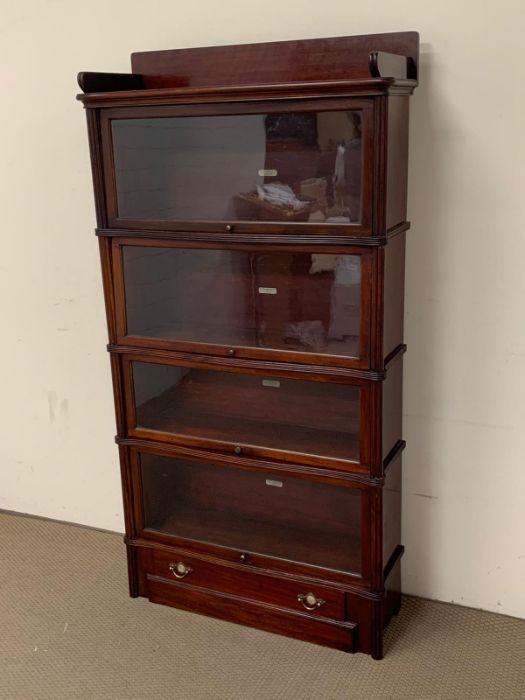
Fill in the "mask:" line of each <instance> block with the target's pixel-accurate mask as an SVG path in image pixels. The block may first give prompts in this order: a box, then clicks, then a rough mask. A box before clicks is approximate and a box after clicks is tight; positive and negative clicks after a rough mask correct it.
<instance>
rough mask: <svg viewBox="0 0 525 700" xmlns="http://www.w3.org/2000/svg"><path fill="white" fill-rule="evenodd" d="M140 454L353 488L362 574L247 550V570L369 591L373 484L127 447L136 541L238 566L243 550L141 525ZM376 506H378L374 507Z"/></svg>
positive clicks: (298, 469) (152, 448)
mask: <svg viewBox="0 0 525 700" xmlns="http://www.w3.org/2000/svg"><path fill="white" fill-rule="evenodd" d="M141 453H150V454H154V455H159V456H163V457H169V458H172V459H182V460H185V461H186V460H188V461H195V462H205V463H207V464H210V465H214V464H215V465H217V466H219V467H224V468H231V469H241V470H242V469H245V470H251V471H257V470H259V469H260V470H261V472H262V473H263V474H268V475H273V476H275V477H277V478H279V477H281V478H282V477H286V476H288V477H296V478H302V479H306V480H308V481H316V482H319V483H324V484H330V485H332V486H334V487H338V488H351V489H354V490H358V491H360V493H361V528H360V530H361V571H360V572H359V573H357V572H350V571H341V570H339V569H330V568H324V567H322V566H318V565H316V564H307V563H303V562H296V561H293V560H288V559H284V558H279V557H275V556H271V555H268V554H260V553H257V552H253V553H252V552H249V554H250V557H249V561H250V566H251V567H252V568H253V569H254V570H255V572H256V571H257V570H258V569H260V570H261V571H274V572H276V573H292V574H295V575H298V576H301V575H303V576H306V577H308V578H310V579H312V578H313V579H315V578H318V579H319V580H333V581H334V582H341V583H351V584H357V585H359V586H360V585H363V586H364V587H367V586H368V585H370V582H371V580H372V578H373V571H372V565H371V563H372V548H373V547H374V542H375V540H376V538H377V534H378V533H375V532H374V529H375V528H376V526H377V522H376V520H377V518H376V519H374V517H373V516H372V512H373V511H374V504H379V499H380V488H378V487H374V486H371V485H369V484H366V483H364V482H360V481H358V480H352V479H351V477H349V476H348V475H341V474H339V475H337V474H335V473H334V472H332V473H330V474H323V473H321V472H316V473H314V472H312V470H307V468H304V467H303V468H301V467H296V468H293V469H291V468H290V465H286V464H279V463H275V464H270V463H268V462H261V461H257V460H250V461H247V460H241V459H239V458H238V459H236V460H232V459H230V458H225V457H223V456H221V455H216V454H210V455H207V454H203V453H199V452H198V451H196V450H191V449H185V448H173V447H170V448H168V447H165V446H160V445H151V444H148V445H147V446H146V445H144V446H142V445H133V446H129V447H128V448H127V460H128V464H129V470H130V477H131V484H130V485H131V489H132V493H133V503H134V526H135V537H138V538H140V539H142V540H146V541H151V542H152V543H160V544H163V545H168V546H169V545H171V546H173V547H177V548H178V549H181V550H188V549H189V550H190V551H188V553H189V554H191V555H193V556H215V557H217V558H218V559H220V560H223V561H230V562H235V563H238V562H239V555H240V554H241V553H242V551H241V550H238V549H235V548H232V547H228V546H227V545H221V544H220V543H210V542H202V541H200V540H191V539H188V538H184V537H177V536H176V535H172V534H169V533H164V532H162V531H159V530H149V529H147V528H146V527H145V513H144V499H143V493H142V476H141V461H140V454H141ZM375 507H376V508H378V507H380V506H379V505H376V506H375ZM327 547H330V542H327Z"/></svg>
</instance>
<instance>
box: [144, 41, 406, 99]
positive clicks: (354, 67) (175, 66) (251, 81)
mask: <svg viewBox="0 0 525 700" xmlns="http://www.w3.org/2000/svg"><path fill="white" fill-rule="evenodd" d="M376 51H384V52H389V53H393V54H400V55H402V56H407V57H409V58H410V59H411V61H412V63H413V65H414V66H417V63H418V53H419V35H418V34H417V32H397V33H389V34H368V35H363V36H351V37H333V38H327V39H302V40H297V41H274V42H268V43H261V44H237V45H232V46H211V47H206V48H204V47H203V48H195V49H174V50H171V51H145V52H138V53H134V54H132V56H131V66H132V71H133V72H134V73H139V74H141V75H142V76H143V78H144V84H145V86H146V87H147V88H159V87H174V86H177V85H178V86H180V87H186V86H191V87H197V86H198V87H207V86H213V85H230V86H238V85H257V84H258V85H263V84H265V83H292V82H308V81H316V80H326V79H327V73H328V76H329V79H330V80H343V79H348V78H352V79H363V78H369V77H370V53H371V52H376ZM385 77H388V76H385ZM410 77H412V76H410Z"/></svg>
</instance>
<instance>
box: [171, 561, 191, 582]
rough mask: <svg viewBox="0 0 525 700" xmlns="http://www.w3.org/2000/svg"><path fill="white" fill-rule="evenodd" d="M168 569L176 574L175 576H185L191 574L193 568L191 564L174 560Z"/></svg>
mask: <svg viewBox="0 0 525 700" xmlns="http://www.w3.org/2000/svg"><path fill="white" fill-rule="evenodd" d="M168 569H169V570H170V571H171V573H172V574H173V575H174V576H175V578H184V577H185V576H187V575H188V574H191V572H192V571H193V569H192V568H191V566H186V565H185V564H183V563H182V562H181V561H179V562H177V563H176V564H174V563H173V562H172V563H171V564H170V565H169V566H168Z"/></svg>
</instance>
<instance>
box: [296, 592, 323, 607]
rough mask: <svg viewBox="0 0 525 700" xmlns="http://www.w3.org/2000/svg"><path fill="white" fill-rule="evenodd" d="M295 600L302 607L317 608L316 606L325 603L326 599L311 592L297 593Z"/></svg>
mask: <svg viewBox="0 0 525 700" xmlns="http://www.w3.org/2000/svg"><path fill="white" fill-rule="evenodd" d="M297 600H298V601H299V602H300V603H302V604H303V607H305V608H306V609H307V610H317V608H320V607H321V605H324V604H325V603H326V600H323V599H322V598H318V597H317V596H316V595H314V594H313V593H299V595H298V596H297Z"/></svg>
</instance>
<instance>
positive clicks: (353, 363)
mask: <svg viewBox="0 0 525 700" xmlns="http://www.w3.org/2000/svg"><path fill="white" fill-rule="evenodd" d="M111 245H112V252H111V258H112V271H113V287H114V297H115V315H116V333H117V344H119V345H125V346H130V347H144V348H155V349H159V350H178V351H181V352H195V353H200V354H206V355H208V354H209V355H215V356H219V357H227V356H229V355H230V356H231V349H232V348H235V357H238V358H247V359H254V360H271V361H275V360H280V361H283V362H287V361H288V362H297V363H299V362H300V363H303V364H321V365H325V366H334V367H347V368H355V369H368V368H369V366H370V347H371V335H372V323H373V319H372V294H373V286H374V285H373V281H374V279H376V276H377V255H376V254H375V248H373V247H371V246H352V247H351V248H350V247H348V246H319V245H317V246H303V245H301V246H299V245H277V244H263V245H262V244H259V245H257V244H251V243H237V244H235V243H227V244H226V243H203V242H198V241H192V240H189V241H188V240H184V241H181V240H176V241H174V240H169V239H146V240H145V239H144V238H140V237H138V238H126V237H124V238H121V237H120V236H119V237H114V238H113V239H112V243H111ZM123 246H139V247H155V248H181V249H196V250H197V249H200V250H233V251H241V252H247V253H248V252H254V251H260V252H265V253H267V252H271V251H275V252H282V253H286V252H290V253H308V254H326V255H355V256H359V257H360V267H361V290H360V320H359V357H352V356H347V355H336V354H330V353H319V352H302V351H300V350H285V349H282V348H260V347H252V346H246V345H233V346H232V345H219V344H216V343H203V342H197V341H191V340H187V341H185V340H163V339H160V338H148V337H144V336H133V335H128V334H127V321H126V289H125V279H124V264H123V259H122V247H123Z"/></svg>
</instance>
